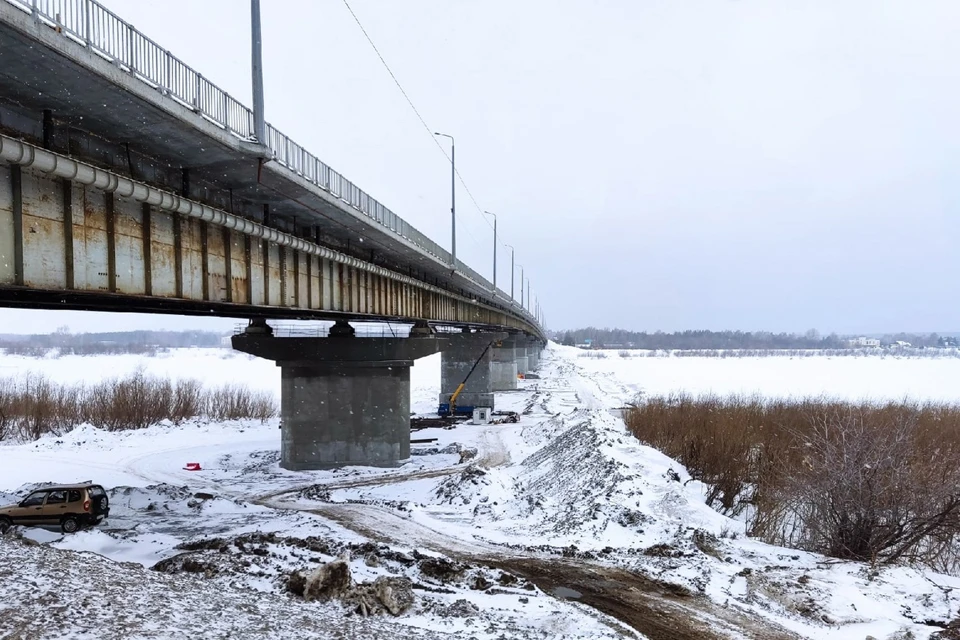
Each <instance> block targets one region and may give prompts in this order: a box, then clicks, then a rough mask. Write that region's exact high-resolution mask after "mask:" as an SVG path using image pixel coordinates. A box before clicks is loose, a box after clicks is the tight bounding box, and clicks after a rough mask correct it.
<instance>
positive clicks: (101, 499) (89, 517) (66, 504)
mask: <svg viewBox="0 0 960 640" xmlns="http://www.w3.org/2000/svg"><path fill="white" fill-rule="evenodd" d="M109 514H110V501H109V500H108V499H107V492H106V491H104V490H103V487H101V486H100V485H98V484H89V483H85V484H68V485H62V486H55V487H44V488H43V489H37V490H36V491H33V492H32V493H30V495H28V496H27V497H26V498H24V499H23V500H21V501H20V502H19V503H18V504H14V505H10V506H7V507H0V532H3V531H6V530H7V529H9V528H10V527H11V526H12V525H15V524H22V525H28V526H48V527H49V526H59V527H60V530H61V531H63V532H64V533H73V532H75V531H78V530H79V529H81V528H82V527H89V526H92V525H95V524H100V522H101V521H102V520H103V519H104V518H106V517H107V516H108V515H109Z"/></svg>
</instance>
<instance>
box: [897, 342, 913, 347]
mask: <svg viewBox="0 0 960 640" xmlns="http://www.w3.org/2000/svg"><path fill="white" fill-rule="evenodd" d="M893 345H894V346H895V347H912V346H913V345H912V344H910V343H909V342H904V341H903V340H897V341H896V342H894V343H893Z"/></svg>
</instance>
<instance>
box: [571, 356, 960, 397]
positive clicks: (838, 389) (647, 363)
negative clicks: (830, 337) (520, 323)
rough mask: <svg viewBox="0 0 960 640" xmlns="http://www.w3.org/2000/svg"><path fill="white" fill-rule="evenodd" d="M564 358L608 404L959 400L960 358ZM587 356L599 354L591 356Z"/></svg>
mask: <svg viewBox="0 0 960 640" xmlns="http://www.w3.org/2000/svg"><path fill="white" fill-rule="evenodd" d="M567 353H568V356H569V357H571V358H576V363H577V365H578V366H579V367H581V368H582V369H583V371H584V372H585V373H586V374H587V376H588V377H589V378H590V379H591V380H592V381H593V382H594V383H595V384H597V385H600V386H602V387H603V390H604V392H605V393H606V394H607V397H606V398H605V399H604V402H605V404H607V405H608V406H610V405H616V403H617V402H624V401H630V400H632V399H633V398H634V397H635V396H636V395H637V394H638V393H641V392H642V393H644V394H646V395H647V396H654V395H665V394H669V393H677V392H685V393H690V394H694V395H696V394H701V393H714V394H721V395H726V394H745V395H752V394H759V395H763V396H769V397H810V396H828V397H836V398H844V399H850V400H869V399H873V400H884V399H887V400H890V399H892V400H899V399H902V398H904V397H909V398H913V399H916V400H937V401H955V400H960V387H958V386H957V385H956V384H955V381H956V380H958V379H960V358H910V357H897V356H891V355H887V356H871V357H848V356H842V357H831V356H810V357H789V356H787V357H781V356H767V357H742V358H741V357H731V358H710V357H656V358H654V357H629V358H623V357H620V356H619V355H618V352H616V351H603V352H600V353H603V354H605V355H606V357H605V358H595V357H583V354H584V353H588V352H584V351H580V350H573V349H571V350H570V351H569V352H567ZM589 353H591V354H593V353H597V352H589Z"/></svg>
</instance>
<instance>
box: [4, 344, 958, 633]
mask: <svg viewBox="0 0 960 640" xmlns="http://www.w3.org/2000/svg"><path fill="white" fill-rule="evenodd" d="M578 356H579V352H578V351H577V350H574V349H567V348H564V347H559V346H555V345H551V347H550V349H549V350H548V351H547V352H546V353H545V355H544V359H543V363H542V366H541V375H542V379H540V380H528V381H526V382H522V383H521V386H522V389H520V390H518V391H516V392H509V393H502V394H498V397H497V403H498V407H497V408H498V409H506V410H513V411H517V412H518V413H520V414H521V420H520V422H519V423H517V424H505V425H489V426H483V427H480V426H470V425H462V426H459V427H457V428H455V429H428V430H424V431H419V432H417V436H416V437H418V438H436V439H437V440H436V442H435V443H431V444H429V445H420V446H417V447H415V448H416V449H417V455H414V456H412V458H411V461H410V462H409V463H407V464H406V465H404V466H402V467H400V468H397V469H389V470H384V469H374V468H356V467H354V468H347V469H341V470H338V471H323V472H320V471H317V472H290V471H285V470H282V469H280V468H279V466H278V464H277V462H278V459H279V451H278V450H279V432H278V429H277V423H276V421H271V422H268V423H266V424H259V423H251V422H243V423H228V424H199V423H191V424H183V425H178V426H174V425H160V426H156V427H152V428H149V429H145V430H142V431H136V432H121V433H105V432H102V431H99V430H97V429H93V428H90V427H81V428H78V429H76V430H74V431H73V432H71V433H68V434H65V435H63V436H60V437H53V436H48V437H45V438H43V439H41V440H40V441H38V442H31V443H23V444H13V443H5V444H0V501H2V502H5V501H6V500H5V498H11V499H12V498H13V497H14V496H15V495H22V494H23V493H24V492H26V491H28V490H29V489H30V488H31V486H33V483H37V482H52V481H55V482H63V481H76V480H87V479H90V480H94V481H97V482H100V483H102V484H104V485H105V486H107V487H109V488H110V493H111V498H112V512H111V516H110V518H109V520H108V521H107V522H105V523H104V524H103V525H102V526H101V527H99V528H98V529H96V530H91V531H85V532H82V533H79V534H75V535H72V536H61V535H60V534H58V533H55V532H48V531H41V530H35V529H34V530H27V531H26V533H25V536H26V538H27V539H28V540H35V541H39V542H40V543H41V546H39V547H36V546H25V544H24V543H22V542H18V541H16V540H13V539H11V538H9V537H7V538H0V553H2V554H3V555H4V556H5V557H7V558H10V559H11V560H10V561H8V562H5V563H0V565H5V566H3V567H2V568H0V636H3V637H5V636H6V633H5V632H6V631H11V630H14V631H15V632H20V633H22V634H23V637H64V635H65V634H64V633H63V630H62V629H60V630H58V631H57V632H56V633H49V632H48V635H44V634H42V633H34V635H30V633H31V632H36V631H37V630H36V629H35V628H31V627H30V626H29V620H30V613H31V612H34V613H36V614H38V615H39V614H41V613H42V612H43V611H44V607H45V606H46V605H44V604H43V603H47V605H48V604H49V602H50V601H51V599H52V598H58V599H59V600H60V601H64V602H66V601H71V599H72V598H75V596H74V595H73V592H74V587H75V586H76V585H72V584H70V583H68V584H64V581H63V580H60V581H58V580H57V576H58V575H61V574H58V573H57V571H56V569H55V568H56V567H60V568H61V570H62V573H63V574H66V575H69V576H71V580H72V579H73V578H74V577H75V578H76V579H78V580H79V579H81V578H80V577H81V576H85V575H90V574H91V572H92V574H93V575H94V576H96V577H95V578H94V579H93V580H92V584H93V585H95V587H94V588H95V589H96V590H97V591H98V592H99V593H101V594H102V596H103V598H105V599H110V601H112V602H114V603H115V604H114V606H113V607H112V608H103V607H99V608H94V610H92V612H91V615H96V616H97V619H98V620H99V621H100V622H101V623H102V624H103V625H105V626H103V627H102V628H101V631H102V633H101V634H100V636H104V635H106V636H110V635H115V636H123V637H138V636H139V637H183V636H185V635H188V634H190V633H193V634H194V635H196V634H197V629H198V627H196V625H195V624H194V621H193V620H194V619H193V618H191V616H204V615H205V613H204V612H207V614H206V615H210V614H209V612H210V611H215V610H218V609H219V610H229V611H233V610H234V608H235V607H238V606H240V605H239V604H238V603H242V602H243V601H244V600H245V599H247V600H249V601H250V602H255V603H256V606H255V608H250V607H247V608H244V609H243V611H242V612H239V613H237V614H236V618H233V614H228V615H224V616H221V618H222V621H221V622H220V623H219V626H216V627H212V628H211V629H213V630H214V632H215V633H216V634H220V635H223V636H226V635H227V633H231V634H232V635H231V637H293V636H294V635H297V634H296V632H295V631H294V630H293V629H294V628H295V625H291V624H290V623H289V622H287V621H288V620H290V619H291V618H292V617H293V616H298V615H299V616H301V617H305V619H306V618H308V619H310V620H312V621H313V624H317V621H318V620H322V621H324V622H323V624H324V625H329V626H326V627H325V628H327V629H339V631H340V633H341V634H342V637H371V638H376V637H381V636H380V635H377V634H379V633H384V630H386V632H389V629H391V628H392V629H394V630H396V632H400V633H404V634H422V635H423V636H424V637H428V636H427V635H425V634H427V633H439V634H445V635H453V636H462V637H475V638H491V639H492V638H501V637H503V638H534V637H536V638H561V637H566V638H604V637H611V638H612V637H650V638H725V637H748V638H790V637H802V638H817V639H819V638H824V639H834V638H836V639H840V638H856V639H858V640H861V639H863V638H865V637H867V636H868V635H872V636H874V637H875V638H878V639H880V640H884V639H886V638H892V637H896V636H895V635H894V634H897V633H906V632H908V631H909V632H911V633H913V634H914V637H916V638H927V637H928V636H929V635H930V634H931V633H932V632H934V631H936V630H938V628H940V627H941V626H942V625H945V624H946V623H947V622H949V621H950V620H951V619H953V618H954V617H955V616H956V615H957V611H958V608H960V591H958V589H960V580H957V579H954V578H950V577H946V576H941V575H934V574H930V573H925V572H921V571H917V570H914V569H910V568H902V567H899V568H886V569H873V568H870V567H868V566H865V565H862V564H856V563H845V562H836V561H832V560H828V559H826V558H822V557H819V556H815V555H811V554H807V553H802V552H797V551H794V550H790V549H783V548H778V547H771V546H769V545H764V544H761V543H758V542H755V541H752V540H749V539H746V538H745V537H744V536H743V526H742V524H741V523H739V522H737V521H734V520H730V519H728V518H726V517H724V516H722V515H720V514H717V513H716V512H714V511H712V510H711V509H709V508H708V507H706V506H705V505H704V504H703V500H702V498H701V496H702V488H701V487H698V486H697V485H696V483H695V482H690V481H689V476H688V475H687V473H686V471H685V469H683V467H681V466H680V465H679V464H677V463H676V462H674V461H673V460H671V459H669V458H667V457H666V456H664V455H662V454H660V453H659V452H657V451H655V450H653V449H651V448H649V447H645V446H643V445H641V444H639V443H638V442H637V441H636V440H635V439H633V438H632V437H631V436H630V435H629V434H628V433H627V432H626V431H625V429H624V427H623V423H622V422H621V421H620V420H619V419H618V418H616V417H615V416H613V415H612V414H611V413H610V412H609V409H610V408H612V407H617V406H622V404H623V403H624V402H627V401H629V400H631V399H632V398H634V397H635V396H636V395H637V393H639V392H644V393H648V394H654V393H662V392H670V391H678V390H684V391H689V392H694V393H697V392H703V391H713V392H730V391H735V392H747V393H753V392H758V393H764V394H768V395H780V394H784V395H786V394H793V395H798V394H801V393H813V394H820V393H826V394H828V395H833V396H841V397H853V398H862V397H892V398H901V397H903V396H905V395H909V396H913V397H918V398H937V399H955V398H956V397H957V394H958V393H960V392H958V391H956V390H953V391H952V393H950V391H951V390H950V389H948V386H949V385H948V384H947V383H943V382H941V381H940V378H941V377H946V378H947V379H948V380H949V379H950V378H952V379H953V380H956V379H957V374H958V373H960V360H957V361H955V360H926V359H918V360H898V359H892V358H888V359H886V360H884V361H882V362H881V361H880V360H879V359H876V360H871V359H859V358H857V359H854V358H835V359H829V358H822V359H821V358H809V359H796V360H790V359H778V358H757V359H752V358H751V359H709V358H656V359H654V358H649V359H624V358H619V357H617V356H616V354H611V357H608V358H606V359H598V360H597V359H589V358H580V357H578ZM138 366H143V367H144V368H145V369H146V370H147V371H149V372H151V373H156V374H159V375H171V376H175V377H201V376H202V378H203V380H204V381H205V382H207V383H210V384H217V383H225V382H244V383H247V384H249V385H250V386H253V387H256V388H260V389H268V390H275V391H276V390H278V388H279V371H278V370H277V369H276V367H274V366H273V364H272V363H270V362H266V361H260V360H256V359H252V358H248V357H246V356H243V355H239V354H231V352H229V351H221V350H178V351H173V352H170V353H168V354H163V355H161V356H159V357H157V358H145V357H141V356H97V357H65V358H59V359H52V358H51V359H42V360H35V359H30V358H19V357H2V358H0V375H3V373H23V372H26V371H42V372H44V373H46V374H48V375H50V376H51V377H53V378H55V379H57V380H62V381H81V380H96V379H100V378H104V377H111V376H115V375H118V374H122V373H125V372H127V371H131V370H133V369H135V368H137V367H138ZM754 366H756V367H759V368H761V370H763V371H764V372H765V375H762V374H758V373H756V372H755V371H754V368H753V367H754ZM835 367H836V368H839V369H840V371H841V373H839V374H838V373H837V371H836V369H835ZM791 378H792V382H791V383H789V384H788V382H787V381H788V380H790V379H791ZM864 378H866V379H867V380H866V381H865V380H864ZM918 380H919V381H920V382H918ZM924 380H926V381H928V383H929V384H927V385H926V386H924V384H923V382H922V381H924ZM412 387H413V392H412V393H413V407H414V410H415V411H419V412H424V413H426V412H430V411H433V410H435V403H436V396H437V393H438V390H439V358H438V357H436V356H434V357H432V358H428V359H424V360H423V361H421V362H420V363H418V365H417V367H416V368H415V370H414V372H413V375H412ZM924 391H926V393H924ZM465 448H466V449H476V450H477V455H476V457H475V458H473V459H472V460H468V461H465V462H461V461H460V460H461V458H460V456H459V455H458V454H457V453H456V451H457V450H460V449H465ZM186 462H200V463H201V465H202V467H203V469H204V470H203V471H201V472H189V471H186V470H184V469H183V466H184V465H185V464H186ZM344 551H347V552H349V553H350V555H351V558H352V559H351V561H350V567H351V571H352V573H353V578H354V580H355V581H358V582H373V581H374V580H376V579H377V578H382V577H385V576H388V577H398V576H399V577H404V578H407V579H409V580H410V581H411V583H412V584H413V585H414V593H415V594H416V598H417V602H416V605H415V606H414V607H413V609H411V611H409V612H407V613H405V614H403V615H401V616H400V617H397V618H393V617H390V616H389V615H387V616H385V617H378V618H377V619H375V620H369V621H368V620H358V619H357V617H356V616H352V615H350V614H352V613H353V612H354V610H355V608H356V607H355V605H340V604H336V603H327V604H319V603H305V602H303V601H302V600H300V599H299V598H296V597H294V596H290V595H289V594H288V593H287V580H288V576H290V575H291V574H292V573H294V572H297V571H309V570H312V569H315V568H316V567H317V566H319V564H321V563H322V562H327V561H330V560H332V559H334V558H335V557H337V556H338V555H340V554H341V553H342V552H344ZM91 553H92V554H97V555H96V556H94V555H90V554H91ZM104 558H106V559H107V560H104ZM11 562H13V564H11ZM128 563H134V564H128ZM78 565H79V566H78ZM16 567H25V568H24V569H23V570H20V569H17V568H16ZM149 567H156V569H157V570H156V571H148V570H146V568H149ZM64 568H65V569H64ZM21 571H22V572H21ZM84 579H85V578H84ZM24 581H27V583H28V584H30V585H32V586H29V587H24ZM141 582H142V583H143V585H144V587H143V589H142V590H137V589H135V585H137V584H139V583H141ZM118 585H120V586H122V585H128V587H127V588H126V589H123V588H119V587H118ZM535 585H536V586H535ZM67 591H69V592H70V593H69V594H67V593H66V592H67ZM134 591H136V594H135V595H131V593H133V592H134ZM551 594H554V595H556V596H560V597H553V595H551ZM173 601H182V602H183V603H184V605H183V606H184V607H188V608H189V613H185V614H182V615H177V616H166V617H162V619H160V620H156V619H154V617H152V616H153V614H151V611H154V612H155V611H156V610H158V608H162V607H163V606H165V603H168V602H173ZM218 602H219V605H218V604H216V603H218ZM201 603H202V604H201ZM351 606H352V607H353V608H351ZM121 610H122V612H123V616H122V624H121V623H120V622H117V621H116V620H115V619H114V618H115V617H116V616H117V615H118V611H121ZM258 616H260V617H262V619H263V623H262V629H263V630H264V631H261V632H259V635H258V633H256V632H254V630H256V629H257V628H256V627H254V626H250V625H252V624H253V622H252V621H255V620H256V619H257V618H258ZM25 621H26V622H25ZM17 624H26V625H27V626H26V627H17V626H10V625H17ZM338 624H340V625H341V626H340V627H338V626H337V625H338ZM5 625H6V628H5ZM351 625H353V626H351ZM397 625H399V626H397ZM630 626H632V627H633V629H631V628H630ZM24 629H26V631H24ZM201 629H202V628H201ZM636 630H641V631H642V632H643V633H644V634H645V636H641V635H640V634H638V633H637V632H636ZM76 635H77V637H84V636H83V635H82V634H79V633H78V634H76ZM200 635H203V633H202V631H201V633H200ZM301 635H302V634H301ZM86 637H98V635H97V633H90V634H89V635H88V636H86ZM383 637H386V635H384V636H383ZM902 637H908V636H902Z"/></svg>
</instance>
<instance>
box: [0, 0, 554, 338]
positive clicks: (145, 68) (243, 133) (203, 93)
mask: <svg viewBox="0 0 960 640" xmlns="http://www.w3.org/2000/svg"><path fill="white" fill-rule="evenodd" d="M0 1H6V2H7V3H9V4H11V5H13V6H15V7H19V8H20V9H22V10H23V11H25V12H27V13H30V14H31V15H32V16H33V17H34V18H35V19H36V20H38V21H40V22H42V23H44V24H47V25H48V26H50V27H51V28H53V29H56V30H57V32H59V33H62V34H63V35H65V36H66V37H68V38H70V39H71V40H73V41H75V42H77V43H78V44H80V45H83V46H85V47H87V48H88V49H89V50H90V51H91V52H93V53H95V54H97V55H99V56H101V57H103V58H104V59H106V60H109V61H110V62H112V63H114V64H115V65H117V66H118V67H119V68H120V69H122V70H124V71H126V72H127V73H129V74H130V75H132V76H133V77H136V78H138V79H139V80H141V81H143V82H145V83H146V84H148V85H150V86H151V87H153V88H154V89H157V90H158V91H160V92H161V93H163V94H164V95H167V96H170V97H171V98H173V99H174V100H176V101H177V102H179V103H181V104H182V105H183V106H185V107H187V108H189V109H192V110H193V111H194V112H196V113H198V114H199V115H201V116H202V117H204V118H205V119H206V120H208V121H209V122H211V123H213V124H215V125H218V126H219V127H221V128H223V129H224V130H225V131H227V132H229V133H231V134H233V135H235V136H237V137H238V138H240V139H242V140H251V141H252V140H255V136H254V126H253V112H252V111H251V110H250V109H248V108H247V107H246V106H244V105H243V104H242V103H241V102H240V101H238V100H237V99H236V98H234V97H233V96H231V95H230V94H228V93H227V92H226V91H223V90H222V89H220V88H219V87H217V86H216V85H215V84H213V83H212V82H210V81H209V80H207V79H206V78H204V77H203V75H201V74H200V73H198V72H197V71H195V70H193V69H192V68H191V67H189V66H188V65H187V64H186V63H184V62H183V61H182V60H180V59H179V58H177V57H176V56H174V55H173V54H172V53H170V52H169V51H167V50H166V49H164V48H163V47H161V46H160V45H159V44H157V43H156V42H154V41H153V40H151V39H150V38H148V37H147V36H145V35H144V34H142V33H140V32H139V31H137V30H136V29H135V28H134V27H133V26H132V25H130V24H129V23H127V22H125V21H124V20H123V19H121V18H120V17H119V16H117V15H116V14H115V13H113V12H112V11H110V10H109V9H107V8H106V7H104V6H103V5H101V4H100V3H99V2H96V1H95V0H0ZM266 137H267V139H266V140H263V141H262V142H263V144H265V145H266V146H267V147H268V148H269V149H270V151H271V152H272V155H273V159H274V160H275V161H276V162H277V163H279V164H281V165H283V166H284V167H286V168H287V169H289V170H290V171H292V172H294V173H296V174H297V175H299V176H301V177H302V178H303V179H304V180H306V181H307V182H310V183H312V184H314V185H316V186H317V187H319V188H321V189H323V190H324V191H327V192H328V193H330V194H331V195H332V196H334V197H336V198H338V199H339V200H340V201H342V202H343V203H345V204H347V205H349V206H350V207H352V208H354V209H356V210H357V211H359V212H360V213H362V214H364V215H365V216H367V217H369V218H371V219H372V220H373V221H374V222H376V223H378V224H380V225H383V226H384V227H386V228H388V229H389V230H390V231H391V232H393V233H395V234H396V235H398V236H400V237H402V238H404V239H405V240H407V241H408V242H410V243H411V244H413V245H415V246H417V247H419V248H420V249H421V250H423V251H424V252H426V253H428V254H430V255H432V256H434V257H435V258H437V259H438V260H439V261H441V262H442V263H445V264H448V263H449V262H450V253H449V252H448V251H446V250H444V249H443V248H441V247H440V245H438V244H437V243H436V242H434V241H433V240H431V239H430V238H428V237H427V236H425V235H424V234H423V233H421V232H420V231H418V230H417V229H415V228H413V227H412V226H410V225H409V224H407V222H406V221H404V220H403V218H401V217H400V216H398V215H397V214H395V213H393V212H392V211H390V209H388V208H387V207H385V206H383V205H382V204H380V203H379V202H377V201H376V200H375V199H373V198H372V197H370V196H369V195H368V194H367V193H365V192H364V191H363V190H361V189H360V188H359V187H357V186H356V185H355V184H353V183H352V182H350V181H349V180H347V179H346V178H344V177H343V176H342V175H340V174H339V173H337V172H336V171H334V170H333V169H331V168H330V167H329V166H327V165H326V164H324V163H323V162H322V161H320V159H319V158H317V157H316V156H314V155H312V154H311V153H309V152H308V151H307V150H306V149H304V148H303V147H301V146H300V145H298V144H297V143H296V142H294V141H293V140H291V139H290V138H289V137H287V136H285V135H284V134H282V133H280V132H279V131H277V130H276V129H274V128H273V127H272V126H270V125H269V124H267V132H266ZM457 270H458V271H459V272H461V275H464V276H466V277H468V278H469V279H471V280H473V281H475V282H476V283H477V284H479V285H481V286H482V287H484V288H486V289H488V290H489V289H491V287H492V285H491V284H490V283H489V282H488V281H487V280H486V279H485V278H482V277H481V276H480V275H479V274H478V273H477V272H476V271H474V270H473V269H470V268H469V267H467V266H466V265H465V264H463V263H462V262H459V261H458V262H457ZM498 296H499V297H500V298H501V299H502V300H504V301H507V300H508V298H507V297H506V295H504V294H503V292H498ZM510 306H511V307H512V308H513V309H514V311H517V312H519V313H521V314H522V315H524V316H525V317H527V319H528V320H531V321H532V322H533V323H534V324H536V320H535V318H534V316H533V314H531V313H529V312H527V311H526V310H523V309H520V308H519V306H518V305H516V304H511V305H510Z"/></svg>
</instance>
